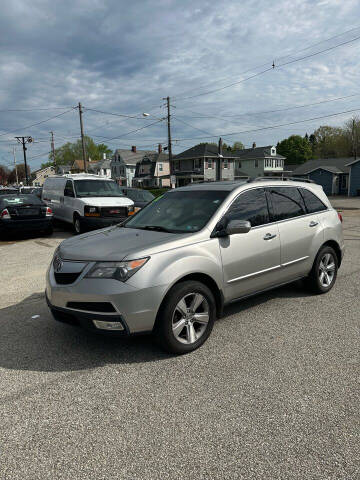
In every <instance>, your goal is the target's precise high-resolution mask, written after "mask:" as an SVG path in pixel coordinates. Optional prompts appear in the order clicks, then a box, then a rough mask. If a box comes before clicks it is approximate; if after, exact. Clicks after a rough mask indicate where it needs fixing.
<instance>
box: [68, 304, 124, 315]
mask: <svg viewBox="0 0 360 480" xmlns="http://www.w3.org/2000/svg"><path fill="white" fill-rule="evenodd" d="M66 306H67V307H68V308H75V309H76V310H86V311H88V312H101V313H115V312H116V310H115V308H114V307H113V306H112V304H111V303H109V302H68V303H67V304H66Z"/></svg>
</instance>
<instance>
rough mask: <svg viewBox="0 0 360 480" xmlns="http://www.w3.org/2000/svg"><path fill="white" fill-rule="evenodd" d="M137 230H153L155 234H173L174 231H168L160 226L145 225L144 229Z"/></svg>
mask: <svg viewBox="0 0 360 480" xmlns="http://www.w3.org/2000/svg"><path fill="white" fill-rule="evenodd" d="M130 228H131V226H130ZM135 228H136V227H135ZM137 228H140V229H141V230H153V231H155V232H166V233H175V232H174V230H169V229H168V228H165V227H162V226H161V225H146V226H144V227H137Z"/></svg>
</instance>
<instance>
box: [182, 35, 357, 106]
mask: <svg viewBox="0 0 360 480" xmlns="http://www.w3.org/2000/svg"><path fill="white" fill-rule="evenodd" d="M359 28H360V26H357V27H354V28H351V29H350V30H347V31H346V32H342V33H339V34H337V35H334V36H332V37H329V38H326V39H325V40H321V41H320V42H317V43H313V44H311V45H309V46H308V47H305V48H302V49H300V50H296V51H294V52H293V53H289V54H288V55H282V56H281V57H275V60H276V61H277V62H278V61H280V60H283V59H285V58H288V57H291V56H294V55H296V54H298V53H301V52H305V51H306V50H309V49H310V48H314V47H316V46H318V45H321V44H322V43H325V42H329V41H330V40H334V39H335V38H339V37H341V36H343V35H346V34H348V33H350V32H353V31H354V30H359ZM268 64H269V61H267V62H266V63H262V64H261V65H256V66H253V67H251V68H248V69H247V70H245V71H243V72H240V73H239V75H243V74H245V73H249V72H251V71H253V70H255V69H257V68H262V67H265V66H266V65H268ZM228 78H233V76H232V77H229V76H228V77H224V78H222V79H219V80H216V81H214V82H210V83H207V84H205V85H203V86H202V88H205V87H207V86H210V85H215V84H217V83H220V82H224V81H226V80H227V79H228ZM194 90H196V89H195V88H191V89H190V90H187V91H185V92H183V93H181V94H179V95H186V94H187V93H190V92H193V91H194ZM173 98H174V99H176V98H177V97H176V96H175V97H173Z"/></svg>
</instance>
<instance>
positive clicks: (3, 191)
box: [0, 187, 19, 195]
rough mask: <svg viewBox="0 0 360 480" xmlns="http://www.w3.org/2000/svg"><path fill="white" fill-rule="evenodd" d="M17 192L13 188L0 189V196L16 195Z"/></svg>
mask: <svg viewBox="0 0 360 480" xmlns="http://www.w3.org/2000/svg"><path fill="white" fill-rule="evenodd" d="M18 192H19V190H18V189H17V188H15V187H4V188H0V195H9V194H11V193H18Z"/></svg>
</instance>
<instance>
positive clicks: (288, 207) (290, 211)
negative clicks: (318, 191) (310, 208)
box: [270, 187, 306, 220]
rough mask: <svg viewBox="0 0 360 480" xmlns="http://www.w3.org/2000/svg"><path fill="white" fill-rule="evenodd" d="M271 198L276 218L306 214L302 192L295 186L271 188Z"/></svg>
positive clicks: (281, 218)
mask: <svg viewBox="0 0 360 480" xmlns="http://www.w3.org/2000/svg"><path fill="white" fill-rule="evenodd" d="M270 192H271V200H272V204H273V208H274V217H275V218H274V220H285V219H286V218H293V217H298V216H300V215H304V214H305V213H306V211H305V205H304V200H303V198H302V196H301V195H300V192H299V190H298V189H297V188H295V187H277V188H271V189H270Z"/></svg>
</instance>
